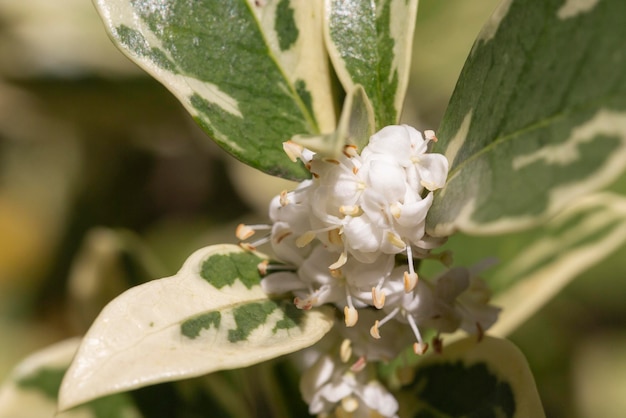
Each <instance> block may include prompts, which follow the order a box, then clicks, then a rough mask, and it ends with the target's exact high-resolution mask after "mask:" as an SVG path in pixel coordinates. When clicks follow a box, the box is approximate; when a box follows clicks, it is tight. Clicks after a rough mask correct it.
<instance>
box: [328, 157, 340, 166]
mask: <svg viewBox="0 0 626 418" xmlns="http://www.w3.org/2000/svg"><path fill="white" fill-rule="evenodd" d="M324 161H325V162H327V163H331V164H335V165H339V164H341V163H340V162H339V161H338V160H335V159H334V158H324Z"/></svg>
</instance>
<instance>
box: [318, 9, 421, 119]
mask: <svg viewBox="0 0 626 418" xmlns="http://www.w3.org/2000/svg"><path fill="white" fill-rule="evenodd" d="M416 14H417V0H376V1H369V0H368V1H366V0H344V1H337V0H326V18H325V26H326V31H325V36H326V43H327V45H328V51H329V54H330V58H331V60H332V63H333V66H334V68H335V71H336V72H337V76H338V77H339V80H340V81H341V83H342V84H343V86H344V89H345V90H346V91H352V90H353V89H354V87H355V85H357V84H360V85H362V86H363V88H364V89H365V92H366V93H367V96H368V97H369V99H370V100H371V102H372V104H373V107H374V113H375V116H376V130H379V129H381V128H382V127H384V126H386V125H393V124H395V123H397V122H398V119H399V117H400V111H401V109H402V104H403V102H404V95H405V92H406V87H407V84H408V77H409V66H410V63H411V51H412V45H413V29H414V27H415V18H416Z"/></svg>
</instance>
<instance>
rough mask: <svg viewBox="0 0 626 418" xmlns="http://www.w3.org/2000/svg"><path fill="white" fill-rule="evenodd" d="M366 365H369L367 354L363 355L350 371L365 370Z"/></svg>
mask: <svg viewBox="0 0 626 418" xmlns="http://www.w3.org/2000/svg"><path fill="white" fill-rule="evenodd" d="M365 366H367V360H366V359H365V356H361V357H359V358H358V360H357V361H355V362H354V364H353V365H352V366H350V371H352V372H354V373H358V372H360V371H361V370H363V369H364V368H365Z"/></svg>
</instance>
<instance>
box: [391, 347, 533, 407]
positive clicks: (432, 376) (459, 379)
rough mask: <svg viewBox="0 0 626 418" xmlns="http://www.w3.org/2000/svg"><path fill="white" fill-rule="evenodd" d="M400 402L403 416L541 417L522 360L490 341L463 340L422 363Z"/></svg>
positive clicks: (514, 351) (511, 350)
mask: <svg viewBox="0 0 626 418" xmlns="http://www.w3.org/2000/svg"><path fill="white" fill-rule="evenodd" d="M400 401H401V405H402V407H403V409H404V410H401V411H400V415H401V416H405V417H415V418H417V417H441V418H448V417H449V418H452V417H503V418H504V417H506V418H526V417H533V418H541V417H544V416H545V414H544V412H543V407H542V405H541V400H540V399H539V394H538V392H537V387H536V385H535V381H534V379H533V376H532V373H531V371H530V369H529V368H528V363H527V361H526V359H525V358H524V355H523V354H522V353H521V351H519V349H518V348H517V347H515V346H514V345H513V344H512V343H510V342H509V341H507V340H500V339H496V338H491V337H485V338H483V340H482V341H480V342H477V341H476V339H475V338H474V337H471V338H466V339H464V340H461V341H458V342H456V343H454V344H452V345H450V346H448V347H445V348H444V350H443V354H441V355H431V356H428V357H426V358H424V360H423V361H422V362H420V364H419V366H418V368H417V371H416V374H415V377H414V379H413V382H412V383H411V385H410V386H409V389H405V390H404V391H403V393H401V395H400Z"/></svg>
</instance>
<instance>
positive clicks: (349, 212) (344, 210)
mask: <svg viewBox="0 0 626 418" xmlns="http://www.w3.org/2000/svg"><path fill="white" fill-rule="evenodd" d="M339 213H341V214H342V215H344V216H360V215H362V214H363V209H361V207H360V206H358V205H354V206H339Z"/></svg>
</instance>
